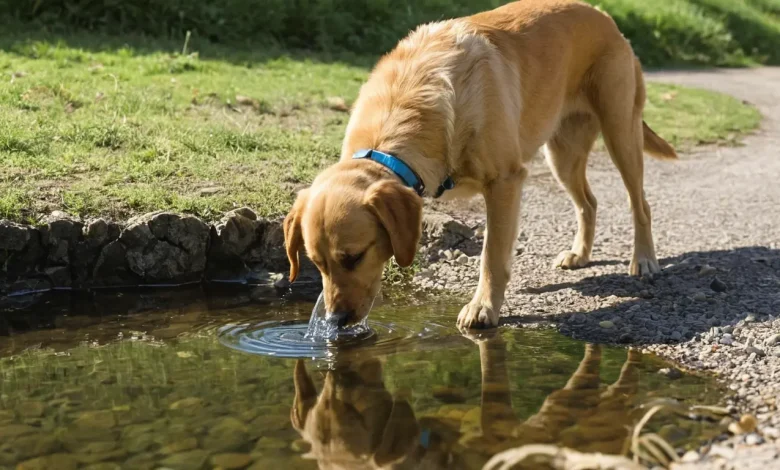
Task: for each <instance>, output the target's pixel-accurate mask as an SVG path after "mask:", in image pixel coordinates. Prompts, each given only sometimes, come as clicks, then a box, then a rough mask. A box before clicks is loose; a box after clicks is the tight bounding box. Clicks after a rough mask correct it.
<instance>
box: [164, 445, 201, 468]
mask: <svg viewBox="0 0 780 470" xmlns="http://www.w3.org/2000/svg"><path fill="white" fill-rule="evenodd" d="M208 457H209V453H208V452H206V451H205V450H191V451H189V452H182V453H180V454H173V455H171V456H169V457H167V458H166V459H164V460H163V461H162V462H160V463H161V464H162V465H163V466H164V467H167V468H171V469H173V470H187V469H191V468H202V467H203V464H205V463H206V459H208Z"/></svg>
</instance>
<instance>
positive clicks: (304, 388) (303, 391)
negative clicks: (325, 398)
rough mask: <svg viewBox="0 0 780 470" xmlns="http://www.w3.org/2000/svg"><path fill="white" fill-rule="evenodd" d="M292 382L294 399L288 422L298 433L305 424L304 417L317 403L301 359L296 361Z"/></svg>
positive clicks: (315, 391)
mask: <svg viewBox="0 0 780 470" xmlns="http://www.w3.org/2000/svg"><path fill="white" fill-rule="evenodd" d="M293 382H294V384H295V398H294V399H293V405H292V409H291V410H290V422H292V425H293V427H294V428H295V429H296V430H297V431H298V432H301V431H302V430H303V427H304V425H305V424H306V416H307V415H308V414H309V411H311V409H312V407H313V406H314V403H315V402H316V401H317V389H316V388H314V382H313V381H312V380H311V377H309V373H308V372H306V366H305V365H304V363H303V360H302V359H298V361H297V362H296V363H295V373H294V375H293Z"/></svg>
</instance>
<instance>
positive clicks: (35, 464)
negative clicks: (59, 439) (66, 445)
mask: <svg viewBox="0 0 780 470" xmlns="http://www.w3.org/2000/svg"><path fill="white" fill-rule="evenodd" d="M78 466H79V463H78V461H76V458H75V457H73V456H72V455H68V454H51V455H47V456H45V457H38V458H35V459H31V460H27V461H24V462H22V463H20V464H19V465H17V467H16V470H71V469H72V470H76V469H77V468H78Z"/></svg>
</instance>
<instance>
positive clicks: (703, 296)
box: [693, 292, 707, 302]
mask: <svg viewBox="0 0 780 470" xmlns="http://www.w3.org/2000/svg"><path fill="white" fill-rule="evenodd" d="M693 300H695V301H697V302H704V301H706V300H707V294H705V293H704V292H697V293H695V294H693Z"/></svg>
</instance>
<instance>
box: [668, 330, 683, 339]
mask: <svg viewBox="0 0 780 470" xmlns="http://www.w3.org/2000/svg"><path fill="white" fill-rule="evenodd" d="M669 337H670V338H671V339H672V340H673V341H680V340H681V339H682V333H680V332H679V331H678V330H674V331H672V334H671V335H669Z"/></svg>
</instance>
